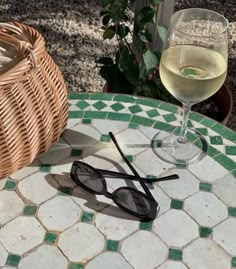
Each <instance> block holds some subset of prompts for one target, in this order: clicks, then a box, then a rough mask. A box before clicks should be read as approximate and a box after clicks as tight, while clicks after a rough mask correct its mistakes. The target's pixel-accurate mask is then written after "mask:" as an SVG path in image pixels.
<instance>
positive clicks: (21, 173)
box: [10, 160, 40, 180]
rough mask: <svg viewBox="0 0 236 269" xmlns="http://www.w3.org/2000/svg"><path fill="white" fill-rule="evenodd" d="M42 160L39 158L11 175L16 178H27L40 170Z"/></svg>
mask: <svg viewBox="0 0 236 269" xmlns="http://www.w3.org/2000/svg"><path fill="white" fill-rule="evenodd" d="M39 166H40V162H39V160H34V161H33V162H32V163H31V164H30V165H28V166H26V167H24V168H22V169H20V170H18V171H16V172H15V173H13V174H11V175H10V178H12V179H15V180H21V179H23V178H26V177H28V176H30V175H32V174H33V173H35V172H37V171H39Z"/></svg>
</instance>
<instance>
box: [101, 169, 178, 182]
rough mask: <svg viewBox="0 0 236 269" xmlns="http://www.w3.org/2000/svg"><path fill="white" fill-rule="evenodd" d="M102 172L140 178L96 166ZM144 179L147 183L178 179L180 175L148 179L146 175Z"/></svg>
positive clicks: (109, 174)
mask: <svg viewBox="0 0 236 269" xmlns="http://www.w3.org/2000/svg"><path fill="white" fill-rule="evenodd" d="M96 169H97V170H98V171H99V172H100V173H102V174H103V175H106V176H112V177H114V178H117V177H122V178H124V179H130V180H138V179H137V177H135V176H133V175H129V174H124V173H120V172H115V171H109V170H105V169H99V168H96ZM141 178H142V180H143V181H145V182H146V183H153V182H159V181H166V180H174V179H178V178H179V176H178V175H176V174H173V175H169V176H165V177H160V178H150V179H147V178H145V177H141Z"/></svg>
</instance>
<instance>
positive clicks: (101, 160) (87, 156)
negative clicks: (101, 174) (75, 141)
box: [82, 143, 122, 169]
mask: <svg viewBox="0 0 236 269" xmlns="http://www.w3.org/2000/svg"><path fill="white" fill-rule="evenodd" d="M82 157H83V161H84V162H86V163H88V164H90V165H92V166H94V167H96V168H102V169H108V168H110V167H112V166H113V165H114V164H117V163H120V162H121V161H122V157H121V156H120V154H119V152H118V151H117V149H115V148H114V147H113V146H112V145H111V144H108V143H99V144H97V145H95V146H92V147H90V148H88V149H86V150H84V151H83V154H82Z"/></svg>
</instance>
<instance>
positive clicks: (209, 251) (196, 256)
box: [183, 238, 231, 269]
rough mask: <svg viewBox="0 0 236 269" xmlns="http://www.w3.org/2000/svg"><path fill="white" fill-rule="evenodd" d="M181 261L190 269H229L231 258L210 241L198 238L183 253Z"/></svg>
mask: <svg viewBox="0 0 236 269" xmlns="http://www.w3.org/2000/svg"><path fill="white" fill-rule="evenodd" d="M183 261H184V263H185V264H186V265H187V266H188V267H189V268H191V269H203V268H206V269H223V268H224V269H230V268H231V258H230V257H229V256H228V255H227V254H226V252H225V251H224V250H223V249H222V248H221V247H219V246H218V245H217V244H216V243H215V242H214V241H212V240H211V239H205V238H204V239H203V238H200V239H198V240H196V241H195V242H193V243H192V244H191V245H189V246H188V247H186V249H184V251H183Z"/></svg>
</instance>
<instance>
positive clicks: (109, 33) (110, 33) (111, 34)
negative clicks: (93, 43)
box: [103, 28, 115, 40]
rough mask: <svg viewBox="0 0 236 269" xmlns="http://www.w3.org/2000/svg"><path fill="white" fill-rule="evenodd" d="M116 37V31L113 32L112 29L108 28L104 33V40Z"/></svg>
mask: <svg viewBox="0 0 236 269" xmlns="http://www.w3.org/2000/svg"><path fill="white" fill-rule="evenodd" d="M114 35H115V31H114V30H112V29H111V28H108V29H106V30H105V31H104V33H103V39H104V40H105V39H112V38H113V37H114Z"/></svg>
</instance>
